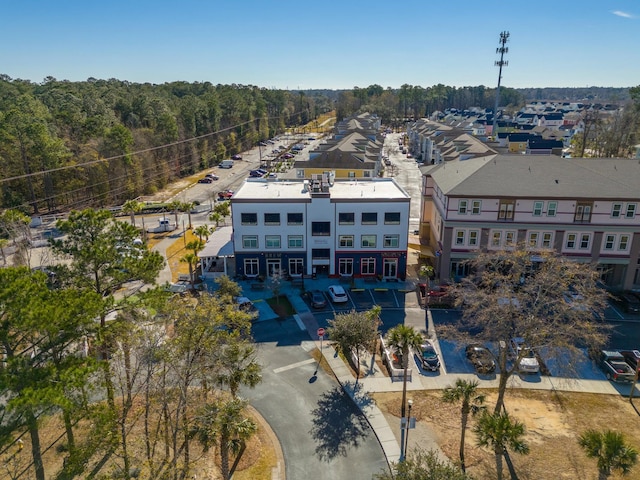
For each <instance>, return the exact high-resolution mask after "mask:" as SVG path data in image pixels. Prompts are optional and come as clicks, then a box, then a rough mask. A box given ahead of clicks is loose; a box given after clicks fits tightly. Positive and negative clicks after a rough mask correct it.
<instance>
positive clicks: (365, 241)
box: [360, 235, 376, 248]
mask: <svg viewBox="0 0 640 480" xmlns="http://www.w3.org/2000/svg"><path fill="white" fill-rule="evenodd" d="M360 246H361V247H362V248H376V236H375V235H362V236H361V237H360Z"/></svg>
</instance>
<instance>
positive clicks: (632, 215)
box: [624, 203, 636, 218]
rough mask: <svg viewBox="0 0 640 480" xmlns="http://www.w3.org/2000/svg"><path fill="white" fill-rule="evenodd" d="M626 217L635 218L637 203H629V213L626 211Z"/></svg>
mask: <svg viewBox="0 0 640 480" xmlns="http://www.w3.org/2000/svg"><path fill="white" fill-rule="evenodd" d="M624 216H625V218H635V216H636V204H635V203H628V204H627V213H625V215H624Z"/></svg>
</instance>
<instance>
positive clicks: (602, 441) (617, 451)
mask: <svg viewBox="0 0 640 480" xmlns="http://www.w3.org/2000/svg"><path fill="white" fill-rule="evenodd" d="M578 443H579V444H580V446H581V447H582V448H583V449H584V451H585V453H586V454H587V457H589V458H597V459H598V479H599V480H606V479H607V478H609V476H610V475H611V470H620V472H622V474H623V475H626V474H627V473H629V470H631V467H633V466H634V465H635V464H636V463H637V462H638V452H637V450H636V449H635V448H633V447H632V446H630V445H628V444H627V443H626V442H625V441H624V437H623V436H622V434H621V433H619V432H614V431H612V430H605V431H604V432H599V431H597V430H587V431H586V432H584V433H583V434H582V435H580V438H579V439H578Z"/></svg>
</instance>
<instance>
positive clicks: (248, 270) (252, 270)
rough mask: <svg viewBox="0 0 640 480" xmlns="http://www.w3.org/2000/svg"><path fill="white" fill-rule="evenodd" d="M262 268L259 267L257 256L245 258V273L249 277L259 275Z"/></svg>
mask: <svg viewBox="0 0 640 480" xmlns="http://www.w3.org/2000/svg"><path fill="white" fill-rule="evenodd" d="M258 273H260V270H259V269H258V259H257V258H245V259H244V274H245V275H246V276H247V277H257V276H258Z"/></svg>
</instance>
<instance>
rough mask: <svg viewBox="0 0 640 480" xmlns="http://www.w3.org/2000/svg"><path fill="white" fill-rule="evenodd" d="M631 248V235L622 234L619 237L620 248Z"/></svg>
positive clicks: (623, 249)
mask: <svg viewBox="0 0 640 480" xmlns="http://www.w3.org/2000/svg"><path fill="white" fill-rule="evenodd" d="M628 249H629V235H627V234H621V235H620V237H619V238H618V250H622V251H625V250H628Z"/></svg>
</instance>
